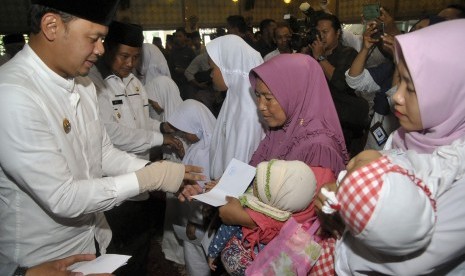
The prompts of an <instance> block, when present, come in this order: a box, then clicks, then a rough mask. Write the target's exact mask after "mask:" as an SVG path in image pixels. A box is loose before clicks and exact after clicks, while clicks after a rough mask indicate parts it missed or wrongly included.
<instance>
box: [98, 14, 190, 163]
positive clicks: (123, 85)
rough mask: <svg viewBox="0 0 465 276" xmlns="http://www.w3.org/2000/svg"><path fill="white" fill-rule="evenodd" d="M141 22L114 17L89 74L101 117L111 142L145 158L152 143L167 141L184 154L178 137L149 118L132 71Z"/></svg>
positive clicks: (143, 94)
mask: <svg viewBox="0 0 465 276" xmlns="http://www.w3.org/2000/svg"><path fill="white" fill-rule="evenodd" d="M143 42H144V36H143V33H142V26H140V25H135V24H129V23H122V22H118V21H113V22H112V23H111V24H110V26H109V29H108V35H107V36H106V38H105V42H104V47H105V54H104V55H103V57H102V59H101V60H100V61H99V62H97V64H96V65H97V66H96V67H94V68H92V69H91V71H90V74H89V77H90V78H91V79H92V81H93V82H94V84H95V86H96V88H97V96H98V102H99V107H100V117H101V118H102V121H103V123H104V125H105V128H106V130H107V132H108V135H109V136H110V140H111V141H112V143H113V144H114V145H115V146H116V147H117V148H118V149H120V150H124V151H127V152H129V153H135V154H137V155H139V156H142V157H144V158H145V159H147V160H148V158H149V151H150V149H151V148H152V147H154V146H161V145H162V144H163V145H169V146H172V147H174V148H175V149H176V150H177V151H178V153H179V155H180V156H181V157H182V156H183V154H184V153H183V151H184V148H183V146H182V143H181V141H179V140H178V139H176V138H174V136H172V135H170V134H162V131H163V125H164V124H163V123H160V122H159V121H157V120H154V119H152V118H150V116H149V103H148V96H147V92H146V90H145V88H144V85H143V84H142V83H141V82H140V81H139V79H138V78H137V77H136V76H134V74H133V73H132V72H133V70H134V68H135V67H136V65H137V64H138V62H139V59H140V56H141V49H142V44H143Z"/></svg>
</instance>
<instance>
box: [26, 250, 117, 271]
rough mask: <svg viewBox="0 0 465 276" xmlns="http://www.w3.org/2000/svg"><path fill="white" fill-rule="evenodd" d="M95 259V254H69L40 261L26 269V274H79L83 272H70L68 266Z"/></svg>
mask: <svg viewBox="0 0 465 276" xmlns="http://www.w3.org/2000/svg"><path fill="white" fill-rule="evenodd" d="M93 259H95V255H93V254H78V255H73V256H69V257H67V258H64V259H59V260H55V261H50V262H46V263H42V264H39V265H36V266H33V267H31V268H29V269H28V270H27V271H26V276H44V275H47V276H70V275H71V276H80V275H82V276H83V274H82V273H80V272H71V271H69V270H67V269H68V267H69V266H71V265H73V264H75V263H78V262H84V261H91V260H93ZM93 275H95V276H109V275H112V274H109V273H104V274H93Z"/></svg>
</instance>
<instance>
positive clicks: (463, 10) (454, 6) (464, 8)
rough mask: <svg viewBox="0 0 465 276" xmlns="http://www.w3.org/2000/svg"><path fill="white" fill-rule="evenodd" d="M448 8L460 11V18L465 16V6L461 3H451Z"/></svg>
mask: <svg viewBox="0 0 465 276" xmlns="http://www.w3.org/2000/svg"><path fill="white" fill-rule="evenodd" d="M446 8H448V9H455V10H458V11H459V15H458V16H459V18H465V6H464V5H460V4H450V5H448V6H447V7H446Z"/></svg>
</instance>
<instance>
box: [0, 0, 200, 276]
mask: <svg viewBox="0 0 465 276" xmlns="http://www.w3.org/2000/svg"><path fill="white" fill-rule="evenodd" d="M32 2H33V5H32V6H31V14H30V24H31V26H30V27H31V34H30V36H29V44H26V45H25V46H24V48H23V50H21V51H20V52H19V53H18V54H17V55H16V56H15V58H14V59H13V60H11V61H10V62H8V63H6V64H5V65H3V66H2V67H0V97H1V99H0V125H1V126H2V127H1V128H0V141H2V143H0V152H1V154H0V168H1V170H0V194H1V195H2V196H1V197H2V200H0V218H1V221H2V223H1V224H0V233H1V235H0V266H2V265H6V264H8V263H11V262H14V263H17V264H19V265H20V266H33V265H36V264H38V263H42V262H45V261H48V260H54V259H59V258H63V257H67V256H70V255H73V254H79V253H95V252H96V248H95V241H97V243H98V245H99V248H100V252H101V253H105V249H106V246H107V245H108V243H109V242H110V239H111V230H110V229H109V227H108V224H107V223H106V221H105V217H104V216H103V214H102V212H103V211H106V210H109V209H111V208H113V207H114V206H116V205H118V204H121V203H122V202H124V201H125V200H127V199H128V198H131V197H134V196H136V195H138V194H140V193H144V192H146V191H151V190H158V189H160V190H164V191H170V192H176V191H178V189H179V187H180V185H181V183H182V181H183V179H190V180H200V179H202V180H203V179H205V177H204V176H202V175H198V174H195V173H193V172H199V171H201V168H198V167H193V166H183V165H181V164H175V163H170V162H158V163H153V164H147V161H146V160H143V159H138V158H135V157H134V156H132V155H129V154H128V153H126V152H123V151H120V150H118V149H115V148H114V147H113V145H112V144H111V142H110V139H109V138H108V135H107V133H106V131H105V128H104V127H103V125H102V123H101V122H100V120H99V116H98V108H97V96H96V93H95V86H94V85H93V83H92V82H91V80H90V79H89V78H88V77H83V76H85V75H87V74H88V72H89V70H90V68H91V67H92V66H93V65H94V64H95V62H96V61H97V59H98V57H99V56H101V55H102V54H103V52H104V48H103V43H102V38H103V37H104V36H105V35H106V34H107V30H108V28H107V26H106V25H107V24H109V23H110V21H111V19H112V17H113V15H114V13H115V10H116V8H117V4H118V1H117V0H80V1H75V0H33V1H32ZM102 175H107V176H109V177H105V178H103V177H102ZM189 187H191V186H189ZM191 188H192V187H191ZM23 271H24V270H23Z"/></svg>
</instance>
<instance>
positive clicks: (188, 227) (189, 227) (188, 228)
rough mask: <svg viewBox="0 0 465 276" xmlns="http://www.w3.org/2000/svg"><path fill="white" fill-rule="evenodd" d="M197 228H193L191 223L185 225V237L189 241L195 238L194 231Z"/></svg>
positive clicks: (193, 225)
mask: <svg viewBox="0 0 465 276" xmlns="http://www.w3.org/2000/svg"><path fill="white" fill-rule="evenodd" d="M196 228H197V227H195V224H193V223H192V222H188V223H187V225H186V235H187V237H188V238H189V240H191V241H192V240H195V239H197V237H196V236H195V230H196Z"/></svg>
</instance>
